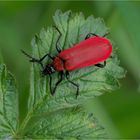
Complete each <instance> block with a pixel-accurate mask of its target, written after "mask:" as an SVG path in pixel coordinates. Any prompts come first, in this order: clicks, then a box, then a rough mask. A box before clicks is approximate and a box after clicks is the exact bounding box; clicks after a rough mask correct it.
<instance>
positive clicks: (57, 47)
mask: <svg viewBox="0 0 140 140" xmlns="http://www.w3.org/2000/svg"><path fill="white" fill-rule="evenodd" d="M53 27H54V28H55V29H56V30H57V31H58V33H59V36H58V39H57V41H56V50H57V52H58V53H60V52H61V49H60V47H59V44H58V43H59V40H60V38H61V36H62V33H61V32H60V30H59V29H58V28H57V27H56V26H53Z"/></svg>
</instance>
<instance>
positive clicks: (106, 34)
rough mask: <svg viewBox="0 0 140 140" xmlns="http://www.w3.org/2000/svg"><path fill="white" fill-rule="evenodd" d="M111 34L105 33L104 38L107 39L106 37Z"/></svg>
mask: <svg viewBox="0 0 140 140" xmlns="http://www.w3.org/2000/svg"><path fill="white" fill-rule="evenodd" d="M109 34H110V33H109V32H108V33H105V34H104V35H103V36H102V37H106V36H108V35H109Z"/></svg>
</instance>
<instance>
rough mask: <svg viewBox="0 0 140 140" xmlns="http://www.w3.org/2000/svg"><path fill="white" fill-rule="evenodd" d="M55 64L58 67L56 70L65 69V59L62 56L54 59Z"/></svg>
mask: <svg viewBox="0 0 140 140" xmlns="http://www.w3.org/2000/svg"><path fill="white" fill-rule="evenodd" d="M53 66H54V68H55V69H56V71H63V70H64V61H63V60H62V59H61V58H60V57H56V58H55V59H54V61H53Z"/></svg>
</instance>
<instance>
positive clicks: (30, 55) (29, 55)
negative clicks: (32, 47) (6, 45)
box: [21, 49, 33, 59]
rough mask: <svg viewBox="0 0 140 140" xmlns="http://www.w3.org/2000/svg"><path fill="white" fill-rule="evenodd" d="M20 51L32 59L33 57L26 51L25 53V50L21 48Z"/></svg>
mask: <svg viewBox="0 0 140 140" xmlns="http://www.w3.org/2000/svg"><path fill="white" fill-rule="evenodd" d="M21 52H22V53H23V54H24V55H26V56H27V57H29V58H31V59H33V57H32V56H31V55H29V54H28V53H26V52H25V51H23V50H22V49H21Z"/></svg>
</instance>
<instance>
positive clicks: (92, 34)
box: [85, 33, 98, 40]
mask: <svg viewBox="0 0 140 140" xmlns="http://www.w3.org/2000/svg"><path fill="white" fill-rule="evenodd" d="M91 36H96V37H98V35H96V34H94V33H88V34H87V35H86V37H85V40H86V39H88V38H90V37H91Z"/></svg>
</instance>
